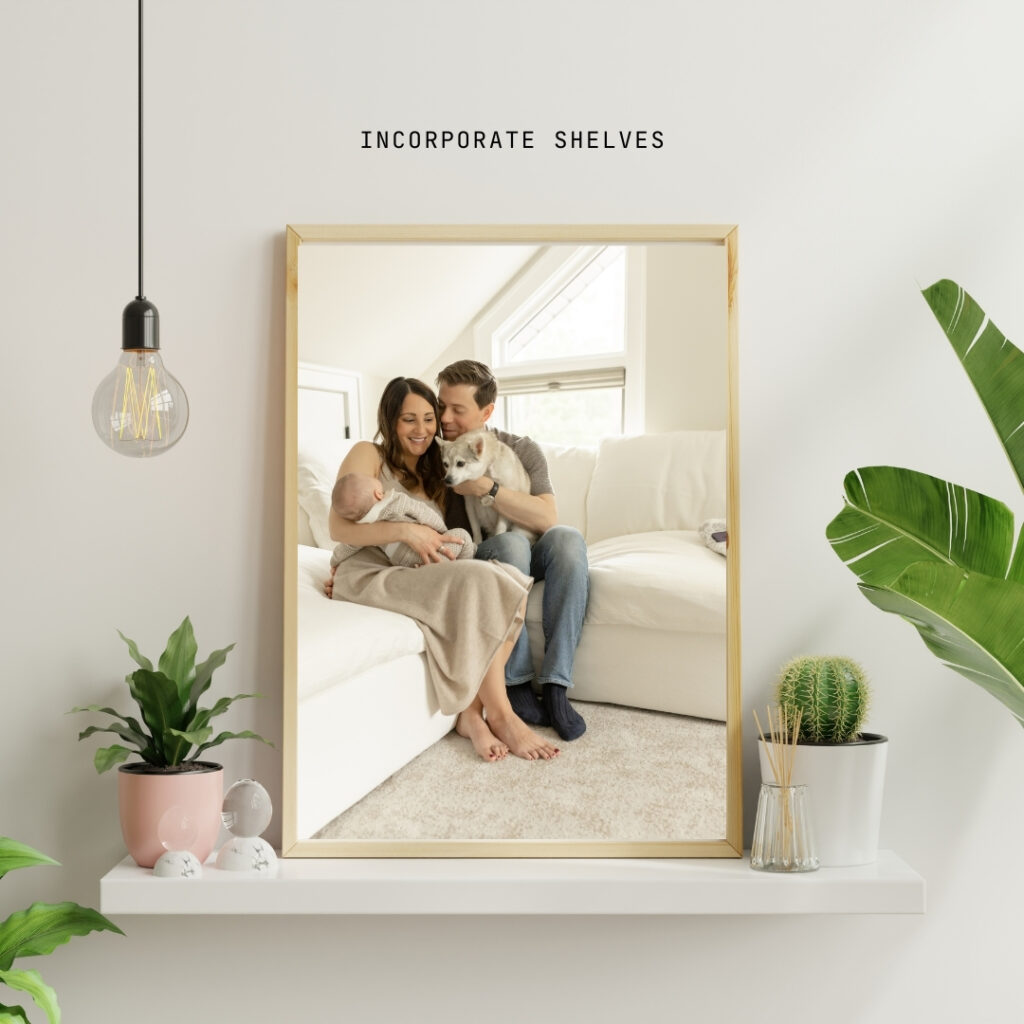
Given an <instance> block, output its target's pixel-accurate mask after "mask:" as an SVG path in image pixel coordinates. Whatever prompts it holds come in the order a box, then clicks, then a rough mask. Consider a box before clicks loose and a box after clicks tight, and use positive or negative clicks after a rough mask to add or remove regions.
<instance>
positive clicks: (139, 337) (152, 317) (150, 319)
mask: <svg viewBox="0 0 1024 1024" xmlns="http://www.w3.org/2000/svg"><path fill="white" fill-rule="evenodd" d="M121 348H122V349H139V348H142V349H153V350H157V349H159V348H160V314H159V313H158V312H157V310H156V306H154V305H153V303H152V302H150V301H149V300H148V299H143V298H135V299H132V301H131V302H129V303H128V305H127V306H125V307H124V313H122V314H121Z"/></svg>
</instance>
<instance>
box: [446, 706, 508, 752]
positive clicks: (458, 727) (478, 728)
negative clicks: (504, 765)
mask: <svg viewBox="0 0 1024 1024" xmlns="http://www.w3.org/2000/svg"><path fill="white" fill-rule="evenodd" d="M455 731H456V732H457V733H458V734H459V735H460V736H465V737H466V739H467V740H469V741H470V742H471V743H472V744H473V749H474V750H475V751H476V752H477V753H478V754H479V755H480V756H481V757H482V758H483V759H484V760H485V761H500V760H501V759H502V758H503V757H504V756H505V755H506V754H507V753H508V747H507V746H505V744H504V743H502V741H501V740H499V739H498V737H497V736H495V735H494V733H493V732H491V730H490V729H489V728H488V727H487V723H486V722H485V721H484V720H483V718H481V717H480V715H479V714H478V713H477V712H473V711H469V710H466V711H463V712H462V713H461V714H460V715H459V717H458V718H456V719H455Z"/></svg>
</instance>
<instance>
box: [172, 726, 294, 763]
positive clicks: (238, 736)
mask: <svg viewBox="0 0 1024 1024" xmlns="http://www.w3.org/2000/svg"><path fill="white" fill-rule="evenodd" d="M225 740H259V741H260V743H266V745H267V746H268V747H272V746H273V745H274V744H273V743H271V742H270V740H266V739H264V738H263V737H262V736H260V735H259V734H258V733H255V732H252V731H251V730H249V729H245V730H244V731H242V732H222V733H218V734H217V737H216V738H215V739H212V740H210V742H209V743H204V744H203V745H202V746H201V747H200V748H199V749H198V750H197V751H196V752H195V753H194V754H193V755H192V760H193V761H194V760H195V759H196V758H197V757H199V755H200V754H201V753H202V752H203V751H204V750H209V749H210V747H216V746H217V745H218V744H220V743H223V742H224V741H225Z"/></svg>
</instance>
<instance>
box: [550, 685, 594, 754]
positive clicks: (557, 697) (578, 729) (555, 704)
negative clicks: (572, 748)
mask: <svg viewBox="0 0 1024 1024" xmlns="http://www.w3.org/2000/svg"><path fill="white" fill-rule="evenodd" d="M544 706H545V707H546V708H547V709H548V715H549V716H550V717H551V724H552V725H553V726H554V727H555V731H556V732H557V733H558V735H559V736H561V737H562V739H563V740H577V739H579V738H580V737H581V736H582V735H583V734H584V733H585V732H586V731H587V723H586V722H584V721H583V717H582V716H581V715H580V713H579V712H578V711H577V710H576V709H575V708H574V707H573V706H572V705H571V704H570V703H569V697H568V695H567V693H566V687H564V686H559V685H558V683H545V684H544Z"/></svg>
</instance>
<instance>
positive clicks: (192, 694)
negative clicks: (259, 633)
mask: <svg viewBox="0 0 1024 1024" xmlns="http://www.w3.org/2000/svg"><path fill="white" fill-rule="evenodd" d="M234 648H235V645H234V644H228V646H227V647H225V648H223V649H222V650H219V651H214V652H213V653H212V654H211V655H210V656H209V657H208V658H207V659H206V661H204V662H203V663H202V664H201V665H197V666H196V677H195V679H193V680H192V688H191V690H190V691H189V695H188V707H189V708H191V709H193V710H194V709H195V708H196V707H198V705H199V698H200V697H202V695H203V694H204V693H206V691H207V690H208V689H209V688H210V683H212V682H213V673H214V672H216V671H217V669H219V668H220V667H221V665H223V664H224V662H225V661H226V660H227V657H228V652H229V651H232V650H234Z"/></svg>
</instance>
